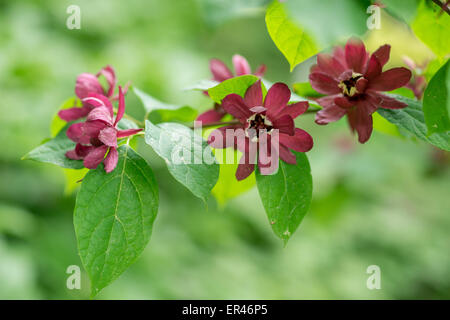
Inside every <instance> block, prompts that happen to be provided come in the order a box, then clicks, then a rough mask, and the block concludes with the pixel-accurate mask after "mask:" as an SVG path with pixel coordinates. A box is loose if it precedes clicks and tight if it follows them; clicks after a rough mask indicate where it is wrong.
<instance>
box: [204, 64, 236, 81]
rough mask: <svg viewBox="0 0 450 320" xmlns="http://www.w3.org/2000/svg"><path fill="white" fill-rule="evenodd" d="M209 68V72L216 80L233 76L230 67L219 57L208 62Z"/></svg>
mask: <svg viewBox="0 0 450 320" xmlns="http://www.w3.org/2000/svg"><path fill="white" fill-rule="evenodd" d="M209 68H210V69H211V73H212V74H213V78H214V80H216V81H219V82H222V81H224V80H227V79H230V78H233V74H232V73H231V71H230V69H228V67H227V66H226V65H225V63H223V62H222V61H220V60H219V59H211V60H210V62H209Z"/></svg>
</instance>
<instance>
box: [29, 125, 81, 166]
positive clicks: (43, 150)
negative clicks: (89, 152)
mask: <svg viewBox="0 0 450 320" xmlns="http://www.w3.org/2000/svg"><path fill="white" fill-rule="evenodd" d="M68 127H69V124H67V125H66V126H65V127H64V128H63V129H62V130H61V131H60V132H59V133H58V134H57V135H56V137H54V138H53V139H50V140H49V141H47V142H45V143H44V144H41V145H40V146H38V147H36V148H35V149H33V150H31V151H30V152H28V153H27V154H26V155H25V156H23V157H22V160H34V161H39V162H47V163H52V164H56V165H57V166H60V167H63V168H68V169H81V168H83V161H81V160H72V159H69V158H67V157H66V152H67V151H69V150H72V149H74V148H75V142H73V141H72V140H70V139H69V138H67V135H66V130H67V128H68Z"/></svg>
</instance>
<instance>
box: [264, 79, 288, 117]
mask: <svg viewBox="0 0 450 320" xmlns="http://www.w3.org/2000/svg"><path fill="white" fill-rule="evenodd" d="M290 99H291V90H289V87H288V86H287V85H285V84H284V83H281V82H278V83H275V84H274V85H273V86H272V87H270V89H269V91H268V92H267V95H266V98H265V100H264V107H265V108H266V109H267V114H268V115H269V116H273V115H276V114H277V113H278V112H280V111H281V109H282V108H284V107H285V106H286V105H287V104H288V102H289V100H290Z"/></svg>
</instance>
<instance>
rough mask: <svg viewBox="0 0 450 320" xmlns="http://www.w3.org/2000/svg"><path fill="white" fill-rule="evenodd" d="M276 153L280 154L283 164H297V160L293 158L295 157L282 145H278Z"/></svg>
mask: <svg viewBox="0 0 450 320" xmlns="http://www.w3.org/2000/svg"><path fill="white" fill-rule="evenodd" d="M278 152H279V154H280V158H281V160H283V161H284V162H286V163H289V164H297V159H296V158H295V155H294V154H293V153H292V152H291V151H290V150H289V149H288V148H286V147H285V146H283V145H282V144H280V148H279V150H278Z"/></svg>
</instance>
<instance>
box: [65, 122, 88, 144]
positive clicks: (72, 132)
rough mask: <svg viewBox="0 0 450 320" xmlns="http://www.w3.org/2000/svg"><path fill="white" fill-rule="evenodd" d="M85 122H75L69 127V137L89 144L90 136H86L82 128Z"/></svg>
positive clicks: (67, 133) (67, 132)
mask: <svg viewBox="0 0 450 320" xmlns="http://www.w3.org/2000/svg"><path fill="white" fill-rule="evenodd" d="M83 125H84V123H83V122H79V123H74V124H72V125H71V126H70V127H69V128H67V131H66V135H67V137H68V138H69V139H70V140H72V141H74V142H77V143H82V144H89V140H90V138H89V137H88V136H86V135H85V134H84V132H83V130H82V128H83Z"/></svg>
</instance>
